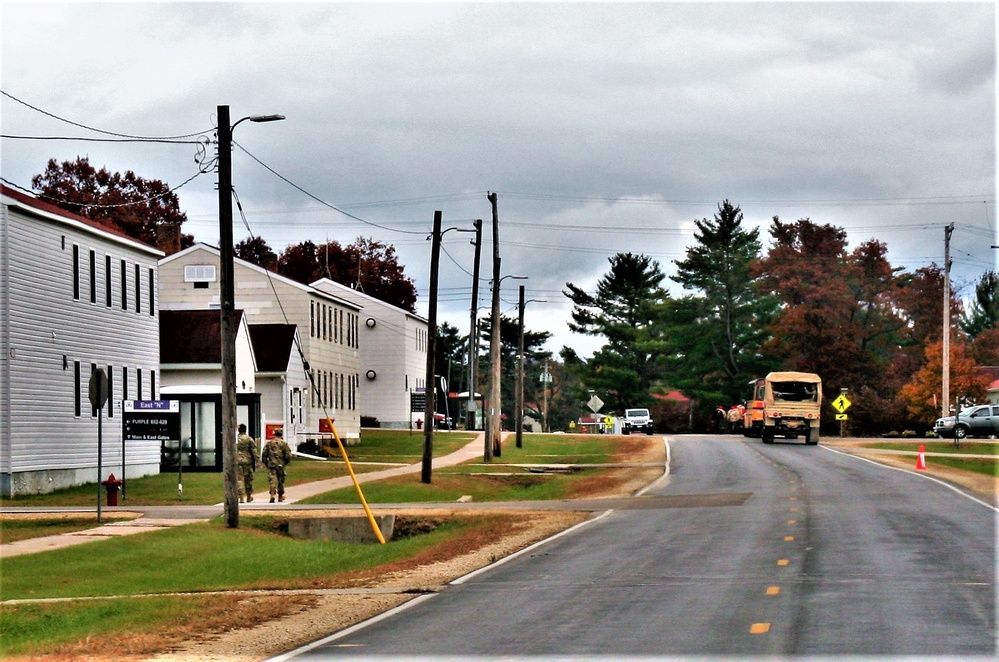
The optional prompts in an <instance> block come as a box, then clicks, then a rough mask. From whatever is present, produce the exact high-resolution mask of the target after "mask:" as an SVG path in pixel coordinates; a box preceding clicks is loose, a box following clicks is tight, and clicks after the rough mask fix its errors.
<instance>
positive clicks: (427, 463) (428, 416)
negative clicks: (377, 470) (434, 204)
mask: <svg viewBox="0 0 999 662" xmlns="http://www.w3.org/2000/svg"><path fill="white" fill-rule="evenodd" d="M440 257H441V212H440V211H435V212H434V234H433V244H432V248H431V252H430V302H429V304H428V308H429V310H428V312H427V376H426V386H425V388H424V389H423V390H424V392H425V393H426V395H427V400H426V405H425V406H424V409H423V464H422V467H421V469H422V471H421V473H420V476H421V480H422V481H423V482H424V483H427V484H429V483H430V478H431V476H430V474H431V470H432V465H433V459H434V412H435V410H436V409H435V407H434V399H435V396H436V395H437V381H436V379H435V378H434V364H435V363H436V358H437V280H438V279H437V270H438V268H439V266H440Z"/></svg>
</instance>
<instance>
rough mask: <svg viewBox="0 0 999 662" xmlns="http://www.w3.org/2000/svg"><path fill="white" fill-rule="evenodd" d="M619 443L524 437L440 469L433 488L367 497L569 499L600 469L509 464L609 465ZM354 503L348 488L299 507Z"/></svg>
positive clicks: (392, 488) (369, 491)
mask: <svg viewBox="0 0 999 662" xmlns="http://www.w3.org/2000/svg"><path fill="white" fill-rule="evenodd" d="M617 443H618V442H616V441H615V440H614V439H613V438H612V437H609V436H604V435H524V437H523V445H522V448H517V447H516V445H515V443H514V442H513V439H512V438H511V439H510V440H508V441H507V442H505V443H504V444H503V447H502V451H501V454H500V457H496V458H493V460H492V461H491V462H489V463H486V462H484V461H483V459H482V458H481V457H478V458H476V459H475V460H472V461H471V462H466V463H465V464H463V465H461V466H459V467H448V468H446V469H437V470H435V471H433V473H432V475H431V483H430V484H429V485H428V484H426V483H423V482H421V481H420V480H419V477H415V476H400V477H398V478H391V479H387V480H380V481H377V482H371V483H366V484H365V485H364V498H365V500H366V501H367V502H368V503H371V504H379V503H427V502H447V501H456V500H458V499H459V498H461V497H463V496H471V497H472V500H473V501H539V500H548V499H565V498H568V497H569V496H570V495H571V493H572V491H573V488H574V487H575V486H576V485H577V484H578V483H579V482H581V481H583V480H587V479H589V478H591V477H592V476H593V475H595V472H596V471H597V470H595V469H594V470H579V471H573V472H572V473H569V474H559V473H546V474H536V473H531V472H528V471H527V470H525V469H524V468H522V467H518V466H510V465H520V464H531V465H560V464H578V465H592V464H603V463H608V462H612V461H613V459H614V451H615V449H616V446H617ZM484 451H485V449H483V453H484ZM356 500H357V495H356V491H355V490H354V489H352V488H344V489H339V490H333V491H330V492H325V493H323V494H318V495H316V496H314V497H310V498H308V499H303V500H301V501H299V502H298V503H302V504H330V503H354V502H355V501H356Z"/></svg>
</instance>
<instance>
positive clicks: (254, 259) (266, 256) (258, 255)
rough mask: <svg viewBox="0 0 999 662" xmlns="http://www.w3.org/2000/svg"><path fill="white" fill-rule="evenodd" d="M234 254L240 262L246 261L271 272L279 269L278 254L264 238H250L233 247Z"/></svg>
mask: <svg viewBox="0 0 999 662" xmlns="http://www.w3.org/2000/svg"><path fill="white" fill-rule="evenodd" d="M233 254H234V255H235V256H236V257H238V258H239V259H240V260H246V261H247V262H251V263H253V264H255V265H257V266H258V267H263V268H264V269H268V270H270V271H275V270H276V269H277V253H275V252H274V251H273V250H272V249H271V247H270V246H268V245H267V242H266V241H265V240H264V239H263V237H249V238H247V239H244V240H242V241H240V242H239V243H237V244H236V245H235V246H233Z"/></svg>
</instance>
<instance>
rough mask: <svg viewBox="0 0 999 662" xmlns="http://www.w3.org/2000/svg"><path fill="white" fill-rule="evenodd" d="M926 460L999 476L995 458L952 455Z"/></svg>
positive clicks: (929, 462) (930, 462)
mask: <svg viewBox="0 0 999 662" xmlns="http://www.w3.org/2000/svg"><path fill="white" fill-rule="evenodd" d="M926 462H927V464H928V465H933V464H942V465H944V466H945V467H951V468H954V469H963V470H964V471H973V472H975V473H980V474H985V475H986V476H999V463H997V462H996V460H995V459H987V458H974V457H969V458H961V457H957V456H953V457H932V458H927V459H926Z"/></svg>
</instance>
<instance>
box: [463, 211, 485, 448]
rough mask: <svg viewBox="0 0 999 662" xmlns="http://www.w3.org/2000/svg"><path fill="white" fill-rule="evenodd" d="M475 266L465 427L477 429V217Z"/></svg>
mask: <svg viewBox="0 0 999 662" xmlns="http://www.w3.org/2000/svg"><path fill="white" fill-rule="evenodd" d="M473 225H474V226H475V241H474V242H473V243H474V244H475V266H474V268H473V270H472V310H471V314H470V320H469V324H468V411H467V412H466V414H465V429H466V430H474V429H475V410H476V408H477V402H476V400H475V382H476V378H477V377H478V372H479V354H478V352H476V351H475V348H476V347H477V346H478V342H477V341H478V335H479V324H478V319H477V315H476V313H478V310H479V258H480V257H481V255H482V219H481V218H477V219H475V221H474V223H473Z"/></svg>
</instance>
